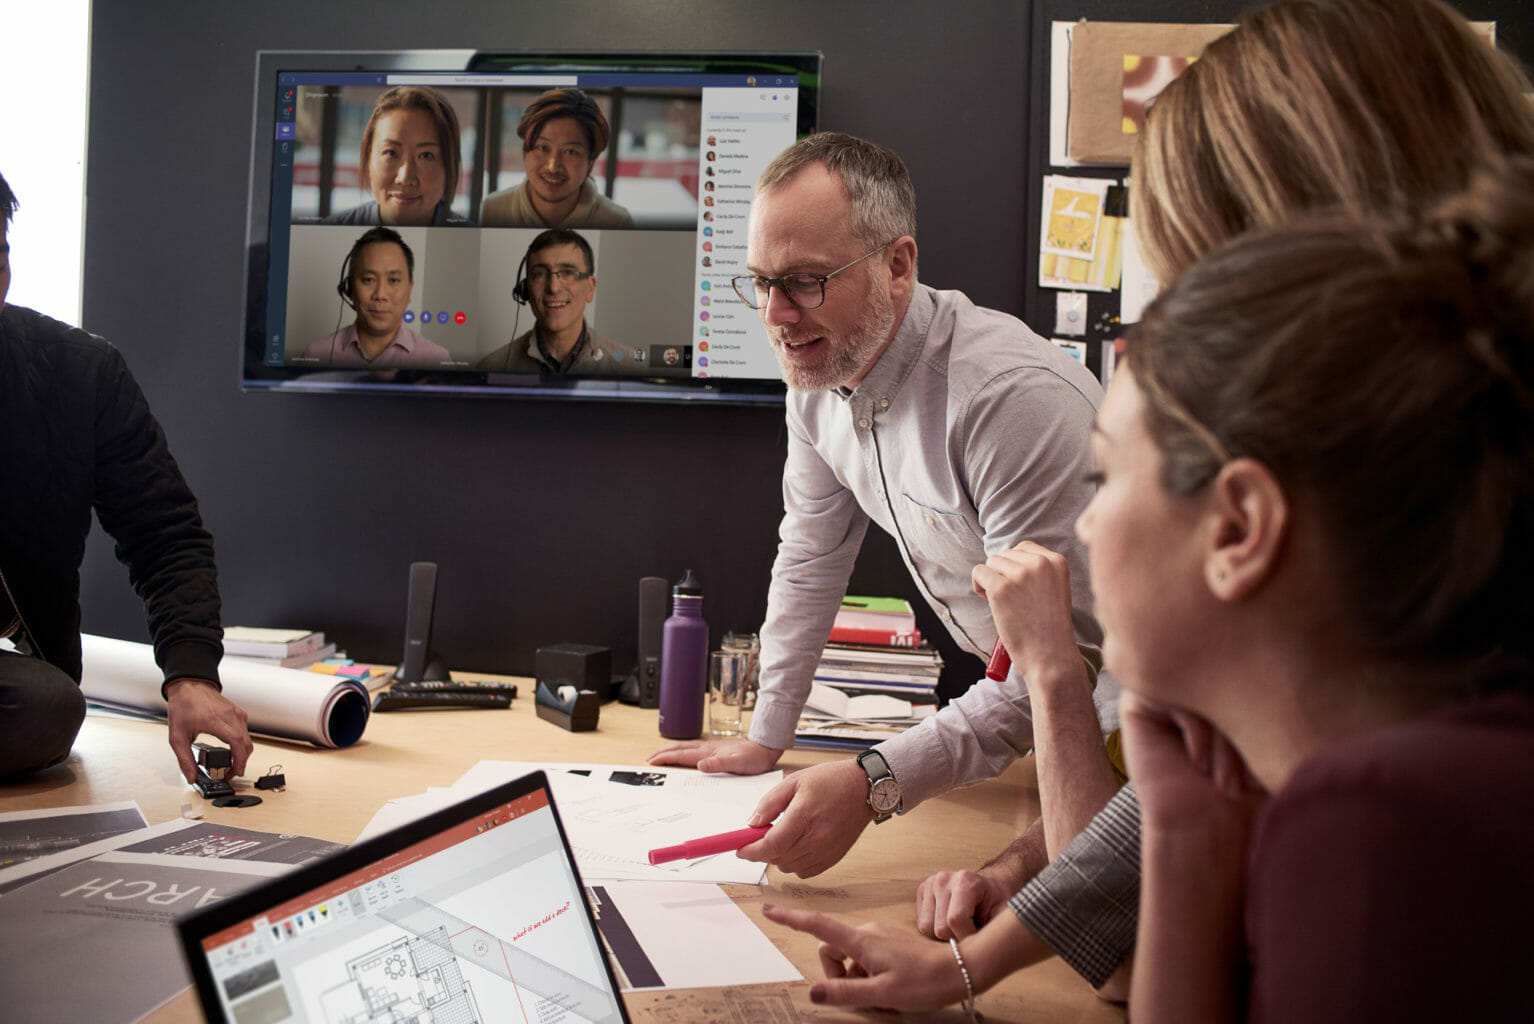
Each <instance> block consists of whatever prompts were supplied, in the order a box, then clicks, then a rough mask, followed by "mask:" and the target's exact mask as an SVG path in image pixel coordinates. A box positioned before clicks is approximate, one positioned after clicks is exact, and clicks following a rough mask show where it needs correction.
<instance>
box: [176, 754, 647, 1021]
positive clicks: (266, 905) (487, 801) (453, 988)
mask: <svg viewBox="0 0 1534 1024" xmlns="http://www.w3.org/2000/svg"><path fill="white" fill-rule="evenodd" d="M178 928H179V930H180V933H181V942H182V948H183V949H184V951H185V953H186V958H187V963H188V967H189V968H190V971H191V974H192V977H193V979H194V980H195V982H196V985H197V991H198V995H199V997H200V998H201V1000H202V1005H203V1011H204V1012H205V1013H206V1014H207V1018H208V1020H209V1021H228V1022H232V1024H278V1022H283V1021H293V1022H311V1024H322V1022H323V1024H334V1022H341V1021H356V1022H364V1021H406V1020H409V1021H449V1022H457V1021H464V1022H467V1021H479V1022H484V1024H495V1022H498V1021H518V1022H522V1021H528V1020H533V1021H551V1020H558V1021H562V1022H569V1024H575V1022H577V1021H590V1022H593V1024H608V1022H623V1024H627V1022H628V1020H629V1018H628V1014H627V1013H626V1012H625V1010H624V1008H623V1001H622V999H621V998H620V997H619V995H618V986H617V983H616V981H615V979H614V977H613V973H612V969H611V967H610V965H609V964H608V961H607V957H606V956H605V955H604V952H603V944H602V941H601V939H600V938H599V937H598V933H597V928H596V923H595V920H594V918H593V916H592V913H591V909H590V907H589V906H588V905H587V902H586V899H585V889H584V887H583V886H582V884H581V880H580V874H579V872H578V871H577V870H576V867H575V861H574V858H573V857H572V856H571V853H570V845H569V841H568V840H567V839H566V837H565V831H564V826H563V825H562V824H561V823H560V820H559V814H558V812H557V811H556V810H555V808H554V799H553V794H552V793H550V791H549V785H548V779H547V778H546V777H545V775H544V774H543V772H532V773H530V774H528V775H525V776H523V777H521V778H520V779H517V780H514V781H512V782H508V783H505V784H504V785H500V786H497V787H495V788H494V789H491V790H489V791H487V792H485V793H482V794H480V795H479V796H476V797H473V798H471V799H469V800H465V801H463V802H462V803H459V804H456V805H454V806H452V807H449V808H447V809H445V810H442V811H438V812H436V813H434V814H432V815H430V816H429V817H426V818H422V819H420V820H418V821H415V822H411V823H410V824H408V825H403V826H401V827H400V828H398V829H395V830H393V831H391V832H387V833H385V834H383V835H380V836H376V837H374V838H372V839H368V840H366V841H365V842H362V843H358V844H357V845H356V846H353V847H351V848H350V849H347V850H344V851H342V852H340V853H337V854H334V855H332V856H331V857H328V858H326V859H324V860H321V861H318V862H316V863H313V864H310V865H306V866H304V867H301V868H299V869H298V870H296V871H294V872H292V873H290V874H287V875H283V876H281V877H279V878H274V879H271V880H270V881H267V882H263V883H261V884H260V885H258V886H257V887H255V888H252V889H248V890H245V891H243V892H241V893H240V894H239V895H237V896H232V897H230V898H229V899H227V900H224V901H222V902H220V903H218V904H215V905H213V906H211V907H209V908H207V909H205V910H201V911H198V912H196V913H194V914H192V915H189V916H187V917H185V918H183V919H182V920H181V921H180V922H179V923H178Z"/></svg>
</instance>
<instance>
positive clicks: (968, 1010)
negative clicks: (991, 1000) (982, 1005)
mask: <svg viewBox="0 0 1534 1024" xmlns="http://www.w3.org/2000/svg"><path fill="white" fill-rule="evenodd" d="M948 945H949V948H951V949H952V950H953V960H954V963H956V964H958V965H959V973H960V974H962V975H964V1001H963V1002H962V1003H960V1004H959V1009H961V1010H963V1011H964V1013H965V1014H966V1015H967V1016H968V1017H969V1019H970V1020H972V1021H974V1022H975V1024H979V1022H980V1015H979V1014H977V1013H976V1012H975V986H974V985H972V984H971V983H970V980H969V968H968V967H965V966H964V955H963V954H962V953H960V952H959V940H958V939H956V938H953V937H951V936H950V937H949V939H948Z"/></svg>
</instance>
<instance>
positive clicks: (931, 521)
mask: <svg viewBox="0 0 1534 1024" xmlns="http://www.w3.org/2000/svg"><path fill="white" fill-rule="evenodd" d="M927 525H928V526H936V525H937V520H936V519H933V518H932V517H931V516H928V517H927Z"/></svg>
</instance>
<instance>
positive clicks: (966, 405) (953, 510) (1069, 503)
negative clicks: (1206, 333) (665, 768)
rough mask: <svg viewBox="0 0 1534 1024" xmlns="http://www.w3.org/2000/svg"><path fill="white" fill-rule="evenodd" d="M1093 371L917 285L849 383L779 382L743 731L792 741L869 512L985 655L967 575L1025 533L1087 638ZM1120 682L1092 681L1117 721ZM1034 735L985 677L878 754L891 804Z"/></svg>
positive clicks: (979, 602)
mask: <svg viewBox="0 0 1534 1024" xmlns="http://www.w3.org/2000/svg"><path fill="white" fill-rule="evenodd" d="M1101 399H1102V388H1101V387H1100V386H1099V384H1098V383H1097V380H1096V378H1095V377H1093V376H1092V374H1091V373H1090V372H1089V371H1088V370H1087V369H1086V368H1085V367H1083V366H1082V365H1081V364H1080V363H1078V362H1076V361H1075V360H1074V359H1072V358H1071V357H1070V356H1069V355H1067V354H1066V353H1065V352H1063V351H1062V350H1060V349H1059V348H1057V347H1056V346H1055V345H1053V344H1051V343H1049V342H1048V341H1046V340H1044V339H1043V338H1040V337H1039V336H1038V335H1036V334H1034V333H1033V332H1032V331H1030V330H1029V329H1028V327H1027V326H1026V325H1024V324H1023V323H1022V322H1021V321H1020V320H1018V319H1016V318H1015V317H1012V316H1008V315H1007V314H1004V313H999V312H996V311H994V310H988V309H982V308H980V307H978V306H976V305H974V304H973V303H971V302H970V301H969V299H967V298H966V297H965V296H964V295H963V294H961V293H959V292H955V291H936V290H934V289H932V288H928V287H926V286H924V285H921V286H918V287H917V289H916V291H915V293H914V294H913V295H912V297H911V302H910V305H909V306H908V307H907V309H906V313H905V316H904V318H903V319H902V321H901V323H900V328H899V330H898V331H897V332H896V335H895V338H894V340H893V341H892V342H891V343H890V346H889V347H888V348H887V349H886V350H885V352H884V354H883V355H882V356H881V357H880V358H879V361H878V362H877V363H876V364H875V366H874V367H873V369H872V370H871V371H870V372H869V373H868V375H867V376H866V377H865V378H864V379H863V381H862V383H860V384H859V385H858V386H857V388H856V389H855V390H853V391H852V392H851V393H850V394H849V393H846V392H845V391H825V392H790V393H789V396H788V409H787V423H788V436H789V442H788V458H787V461H786V463H785V465H784V468H783V506H784V509H785V511H784V515H783V522H782V526H781V528H780V531H779V534H780V541H779V545H778V556H777V560H776V562H775V563H774V565H773V570H772V585H771V589H770V590H769V592H768V599H767V620H766V622H765V623H764V625H763V627H762V632H761V641H762V677H761V692H760V696H759V698H758V701H757V705H756V710H755V712H754V713H753V715H752V722H751V733H750V735H751V739H753V740H755V741H756V742H758V743H761V744H764V745H766V746H769V747H775V748H778V749H786V748H788V747H790V746H792V745H793V741H794V731H795V727H796V725H797V723H798V719H799V712H800V710H801V709H802V708H803V706H804V701H805V699H806V697H807V696H808V694H809V689H810V683H811V679H812V677H813V675H814V671H815V666H816V663H817V662H818V661H819V659H820V653H821V650H822V648H823V647H824V646H825V642H826V638H827V636H828V635H829V633H830V629H831V622H832V619H833V618H834V617H835V614H836V609H837V607H838V606H839V605H840V603H841V598H842V595H843V594H844V593H845V592H846V588H847V580H848V578H849V576H850V575H851V572H852V565H853V562H854V560H855V559H856V557H857V553H858V548H859V547H860V546H861V545H862V542H863V535H864V533H865V532H866V531H867V529H868V524H869V522H870V521H872V522H874V523H877V524H878V525H879V526H880V527H881V528H883V529H884V530H886V531H888V532H889V533H890V535H891V536H893V537H894V538H895V541H896V543H897V544H898V546H899V548H900V553H901V556H902V557H903V558H904V560H905V563H906V567H907V568H908V569H909V570H910V572H911V576H912V578H913V579H914V580H915V581H916V583H917V585H918V587H919V588H920V590H921V593H922V595H923V596H924V597H925V598H926V599H927V601H928V603H929V604H931V606H932V608H933V609H934V610H935V611H936V612H937V614H938V617H939V618H940V619H941V620H942V621H943V623H944V624H945V625H946V626H947V628H948V630H949V632H950V633H951V634H952V635H953V638H954V639H955V640H956V641H957V642H958V644H959V645H960V646H961V647H963V648H964V649H965V650H968V651H970V652H972V653H974V654H976V655H978V656H979V657H980V658H982V659H985V658H987V657H989V655H990V652H991V648H992V646H994V644H995V642H996V627H995V624H994V623H993V622H992V621H991V613H990V607H989V605H988V604H987V603H986V600H985V598H983V597H980V596H979V595H977V594H975V593H974V589H973V586H972V584H971V580H970V572H971V570H972V569H973V568H974V567H975V566H976V565H978V564H979V563H981V562H983V561H985V559H986V557H987V556H988V555H990V554H993V553H995V552H998V551H1003V550H1005V549H1007V548H1010V547H1012V546H1013V545H1015V544H1017V543H1019V542H1021V541H1023V540H1032V541H1034V542H1036V543H1038V544H1041V545H1043V546H1044V547H1047V548H1050V549H1051V550H1054V551H1058V552H1061V553H1063V554H1064V555H1065V556H1066V558H1067V560H1068V561H1069V563H1070V568H1071V588H1072V608H1073V613H1072V621H1073V625H1074V628H1075V631H1076V639H1077V642H1078V643H1080V644H1082V645H1084V646H1088V647H1093V648H1095V647H1096V646H1097V645H1098V644H1100V643H1101V639H1102V633H1101V630H1100V629H1099V628H1098V626H1097V623H1096V621H1095V620H1094V619H1093V618H1092V615H1091V597H1090V592H1089V585H1088V579H1087V561H1086V552H1085V549H1084V548H1083V547H1082V545H1081V543H1080V542H1079V541H1078V540H1077V539H1076V535H1075V530H1074V525H1075V521H1076V517H1077V515H1079V514H1080V512H1081V510H1082V509H1083V508H1085V507H1086V504H1087V502H1088V501H1089V500H1091V497H1092V485H1091V483H1090V482H1089V480H1088V474H1089V472H1090V471H1091V465H1092V464H1091V451H1090V433H1091V424H1092V417H1093V415H1094V414H1095V413H1096V411H1097V405H1098V403H1099V402H1100V401H1101ZM1117 692H1118V691H1117V687H1116V686H1115V685H1114V684H1113V683H1112V681H1111V679H1109V678H1108V677H1107V675H1106V674H1104V675H1103V676H1101V677H1100V679H1099V684H1098V689H1097V700H1098V703H1099V717H1100V718H1102V719H1105V721H1104V725H1105V729H1106V728H1111V726H1112V724H1113V721H1114V719H1115V716H1114V708H1113V706H1114V704H1115V702H1116V698H1117ZM1032 743H1033V724H1032V716H1031V712H1030V710H1029V707H1028V694H1027V689H1026V687H1025V685H1024V683H1023V681H1022V680H1021V679H1020V678H1019V677H1018V676H1017V674H1016V672H1014V673H1012V675H1011V676H1010V677H1009V678H1008V679H1007V680H1006V681H1005V682H1001V683H996V682H992V681H989V680H982V681H981V682H980V683H979V684H978V685H976V686H973V687H971V688H970V690H969V691H968V692H967V693H965V694H964V695H963V696H962V697H960V698H958V699H956V700H954V701H952V702H951V703H950V704H949V706H948V707H946V708H944V709H943V710H942V711H941V712H939V713H938V714H937V715H935V716H933V717H932V718H930V719H928V720H927V721H925V722H923V723H922V724H921V725H920V726H917V727H915V728H913V729H910V730H908V731H907V732H905V733H904V734H902V735H901V736H899V737H897V738H895V739H892V740H888V741H886V742H885V743H882V744H880V746H879V750H880V752H881V753H882V754H883V755H884V757H885V760H886V761H887V762H888V763H889V766H890V769H891V770H892V771H893V772H894V773H895V777H896V778H897V779H898V780H899V782H900V787H901V792H902V798H903V799H902V808H903V809H904V810H909V809H910V808H912V807H914V806H915V805H916V804H917V803H919V802H920V801H921V800H923V799H925V798H926V797H929V796H933V795H935V794H937V793H941V792H945V791H946V790H948V789H951V788H953V787H954V786H957V785H962V784H965V783H970V782H976V781H979V780H981V779H985V778H989V777H991V776H994V775H996V774H997V773H999V772H1000V771H1001V770H1002V769H1003V768H1005V767H1006V765H1007V764H1008V763H1010V762H1011V761H1012V759H1014V758H1015V757H1017V756H1019V755H1020V754H1022V753H1025V752H1026V751H1027V750H1028V749H1029V748H1030V747H1031V746H1032Z"/></svg>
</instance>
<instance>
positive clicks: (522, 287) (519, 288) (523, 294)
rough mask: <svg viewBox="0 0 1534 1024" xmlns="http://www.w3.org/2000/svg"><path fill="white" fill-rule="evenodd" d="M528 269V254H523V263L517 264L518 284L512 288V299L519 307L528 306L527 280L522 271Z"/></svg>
mask: <svg viewBox="0 0 1534 1024" xmlns="http://www.w3.org/2000/svg"><path fill="white" fill-rule="evenodd" d="M526 269H527V253H523V254H522V262H521V263H518V264H517V283H516V284H515V285H513V286H512V288H511V297H512V298H513V299H514V300H515V301H516V303H517V305H519V306H525V305H527V298H528V295H527V278H526V277H524V276H522V271H524V270H526Z"/></svg>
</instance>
